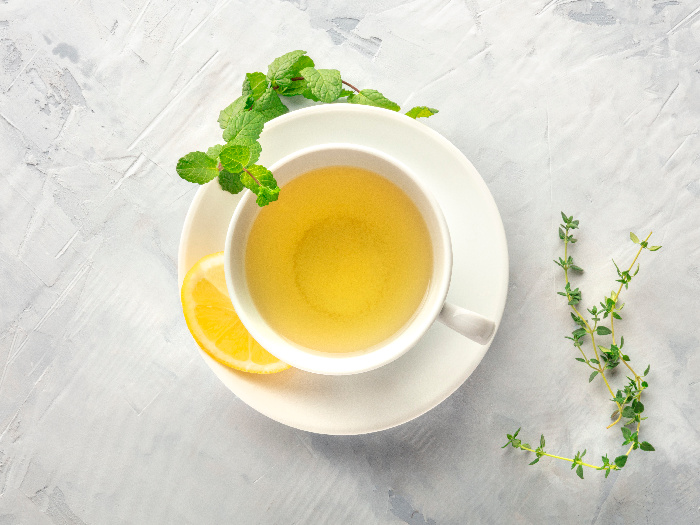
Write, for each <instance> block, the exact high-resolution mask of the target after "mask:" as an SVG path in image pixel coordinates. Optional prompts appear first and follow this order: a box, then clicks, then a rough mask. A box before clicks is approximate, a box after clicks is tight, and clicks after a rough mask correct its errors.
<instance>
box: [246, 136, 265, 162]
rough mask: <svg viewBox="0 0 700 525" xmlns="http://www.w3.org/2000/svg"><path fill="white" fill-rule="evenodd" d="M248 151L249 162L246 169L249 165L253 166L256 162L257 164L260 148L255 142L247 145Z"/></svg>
mask: <svg viewBox="0 0 700 525" xmlns="http://www.w3.org/2000/svg"><path fill="white" fill-rule="evenodd" d="M248 149H249V150H250V160H248V164H247V165H246V168H247V167H248V166H250V165H251V164H255V163H256V162H258V159H259V158H260V153H262V146H261V145H260V143H259V142H257V141H256V142H253V143H252V144H248Z"/></svg>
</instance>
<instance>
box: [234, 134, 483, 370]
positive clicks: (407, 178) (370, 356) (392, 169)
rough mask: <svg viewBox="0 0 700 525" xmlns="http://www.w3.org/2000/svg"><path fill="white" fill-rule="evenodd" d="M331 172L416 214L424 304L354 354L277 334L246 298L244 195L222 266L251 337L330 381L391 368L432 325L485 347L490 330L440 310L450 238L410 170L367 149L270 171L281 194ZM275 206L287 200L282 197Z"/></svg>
mask: <svg viewBox="0 0 700 525" xmlns="http://www.w3.org/2000/svg"><path fill="white" fill-rule="evenodd" d="M330 166H355V167H359V168H364V169H367V170H370V171H373V172H375V173H378V174H379V175H382V176H383V177H385V178H386V179H388V180H390V181H391V182H393V183H394V184H396V185H397V186H398V187H399V188H401V189H402V190H403V191H404V192H405V193H406V194H407V195H408V196H409V197H410V198H411V200H412V201H413V202H414V204H415V205H416V206H417V208H418V209H419V210H420V212H421V214H422V215H423V219H424V220H425V223H426V226H427V228H428V232H429V234H430V239H431V243H432V248H433V273H432V276H431V279H430V284H429V287H428V291H427V292H426V296H425V299H424V300H423V302H422V303H421V304H420V306H419V307H418V310H417V312H416V313H415V315H414V316H413V317H412V319H411V320H410V321H409V322H408V324H407V325H405V326H404V327H403V328H402V329H401V330H400V331H399V332H398V333H396V334H395V335H394V336H393V337H390V338H389V339H387V340H386V341H384V342H382V343H380V344H378V345H375V346H373V347H371V348H367V349H364V350H360V351H356V352H347V353H328V352H321V351H318V350H314V349H310V348H305V347H303V346H301V345H299V344H297V343H295V342H293V341H290V340H289V339H287V338H285V337H284V336H283V335H280V334H278V333H276V332H275V331H274V330H273V329H272V328H271V327H270V326H269V325H268V324H267V322H266V321H265V319H264V318H263V317H262V316H261V314H260V313H259V312H258V310H257V308H256V306H255V304H254V302H253V299H252V297H251V295H250V293H249V290H248V285H247V279H246V274H245V248H246V243H247V240H248V235H249V233H250V230H251V228H252V226H253V223H254V221H255V219H256V217H257V214H258V213H259V211H260V208H259V207H258V206H257V204H256V203H255V195H254V194H253V193H252V192H246V194H245V195H244V196H243V198H242V199H241V200H240V202H239V204H238V206H237V208H236V211H235V213H234V214H233V218H232V219H231V223H230V225H229V229H228V234H227V237H226V247H225V258H224V264H225V270H226V285H227V287H228V292H229V294H230V296H231V301H232V302H233V307H234V308H235V310H236V313H238V316H239V317H240V319H241V322H242V323H243V324H244V325H245V327H246V328H247V329H248V331H249V332H250V334H251V335H252V336H253V337H254V338H255V339H256V340H257V341H258V342H259V343H260V344H261V345H262V346H263V347H264V348H265V349H267V350H268V351H269V352H270V353H272V354H273V355H275V356H276V357H277V358H279V359H281V360H282V361H284V362H285V363H289V364H290V365H292V366H294V367H296V368H299V369H301V370H306V371H308V372H314V373H318V374H330V375H343V374H356V373H359V372H367V371H369V370H373V369H375V368H378V367H380V366H382V365H385V364H387V363H390V362H391V361H393V360H394V359H396V358H398V357H400V356H401V355H402V354H404V353H405V352H407V351H408V350H409V349H410V348H411V347H413V346H414V345H415V344H416V342H417V341H418V340H419V339H420V338H421V337H422V336H423V334H425V332H426V331H427V330H428V328H430V326H431V325H432V324H433V323H434V322H435V320H436V319H437V320H439V321H441V322H442V323H444V324H445V325H447V326H449V327H450V328H452V329H453V330H456V331H457V332H459V333H460V334H462V335H464V336H465V337H468V338H469V339H471V340H473V341H476V342H478V343H480V344H486V343H487V342H488V341H489V340H490V339H491V337H492V336H493V333H494V330H495V324H494V322H493V321H491V320H489V319H487V318H485V317H483V316H482V315H479V314H477V313H475V312H472V311H470V310H466V309H464V308H460V307H458V306H455V305H453V304H451V303H447V302H445V298H446V297H447V290H448V288H449V286H450V278H451V275H452V243H451V241H450V232H449V230H448V228H447V223H446V222H445V217H444V216H443V214H442V210H441V209H440V206H439V204H438V203H437V201H436V200H435V198H434V197H433V196H432V195H431V193H430V191H429V190H428V188H427V187H426V186H425V185H424V184H423V183H422V182H421V181H420V179H418V177H417V176H416V175H415V174H414V173H413V172H412V171H411V170H410V169H409V168H408V167H407V166H405V165H404V164H402V163H401V162H399V161H398V160H396V159H393V158H392V157H390V156H388V155H386V154H384V153H382V152H380V151H377V150H374V149H372V148H367V147H365V146H357V145H354V144H323V145H319V146H313V147H310V148H306V149H303V150H301V151H298V152H296V153H293V154H291V155H289V156H287V157H285V158H283V159H282V160H280V161H279V162H277V163H275V164H274V165H273V166H271V168H270V170H271V171H272V172H273V174H274V176H275V178H276V179H277V182H278V184H279V185H280V186H281V187H282V186H284V184H286V183H287V182H289V181H290V180H292V179H294V178H295V177H297V176H299V175H303V174H304V173H307V172H309V171H311V170H315V169H319V168H324V167H330ZM280 198H281V199H283V198H284V191H283V192H282V194H281V196H280ZM272 206H274V203H273V204H272ZM436 351H439V349H436Z"/></svg>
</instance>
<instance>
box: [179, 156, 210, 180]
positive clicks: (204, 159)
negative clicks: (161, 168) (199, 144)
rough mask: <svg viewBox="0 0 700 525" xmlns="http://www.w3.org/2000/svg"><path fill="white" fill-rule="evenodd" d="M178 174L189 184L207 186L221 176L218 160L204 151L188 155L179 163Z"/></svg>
mask: <svg viewBox="0 0 700 525" xmlns="http://www.w3.org/2000/svg"><path fill="white" fill-rule="evenodd" d="M175 171H177V174H178V175H180V177H182V178H183V179H185V180H186V181H188V182H194V183H195V184H205V183H207V182H209V181H210V180H212V179H213V178H214V177H216V176H217V175H218V174H219V170H218V169H217V162H216V159H212V158H211V157H210V156H208V155H207V154H206V153H204V152H202V151H193V152H192V153H188V154H187V155H185V156H184V157H182V158H181V159H180V160H178V161H177V167H176V168H175Z"/></svg>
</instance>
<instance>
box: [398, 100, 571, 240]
mask: <svg viewBox="0 0 700 525" xmlns="http://www.w3.org/2000/svg"><path fill="white" fill-rule="evenodd" d="M436 113H438V110H437V109H435V108H429V107H428V106H416V107H415V108H411V109H409V110H408V111H407V112H406V116H407V117H411V118H420V117H426V118H427V117H431V116H433V115H435V114H436ZM560 231H561V230H560ZM562 238H563V237H562Z"/></svg>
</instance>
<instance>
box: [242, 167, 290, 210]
mask: <svg viewBox="0 0 700 525" xmlns="http://www.w3.org/2000/svg"><path fill="white" fill-rule="evenodd" d="M240 175H241V182H242V183H243V185H244V186H245V187H246V188H248V189H249V190H250V191H252V192H253V193H255V194H256V195H257V196H258V198H257V199H256V200H255V202H257V204H258V206H265V205H267V204H269V203H271V202H273V201H276V200H277V198H278V196H279V193H280V189H279V186H277V181H276V180H275V177H274V176H273V175H272V172H271V171H270V170H268V169H267V168H265V167H264V166H260V165H258V164H254V165H252V166H250V167H248V169H247V171H244V172H243V173H241V174H240Z"/></svg>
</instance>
